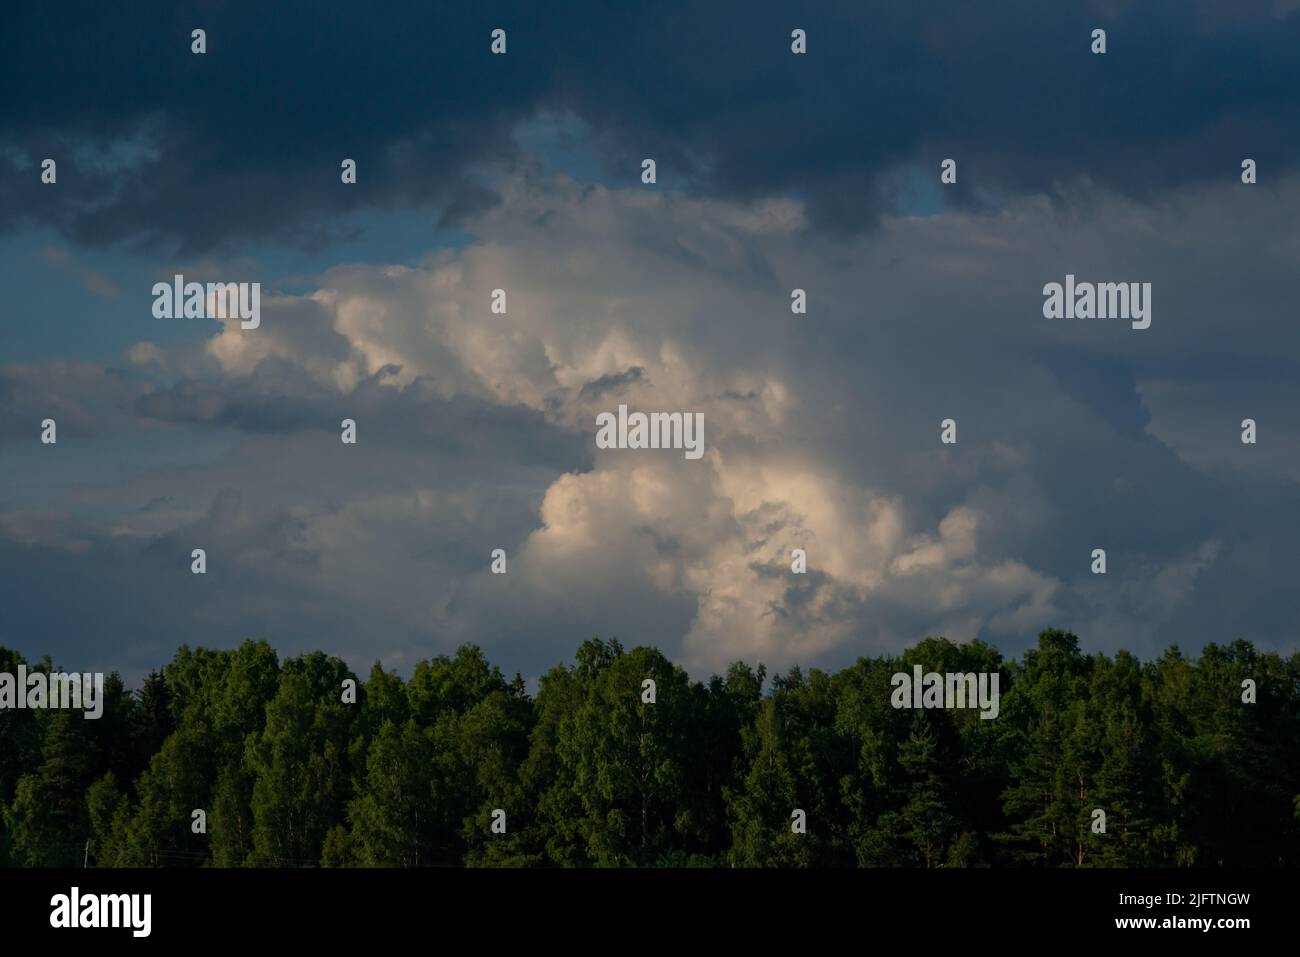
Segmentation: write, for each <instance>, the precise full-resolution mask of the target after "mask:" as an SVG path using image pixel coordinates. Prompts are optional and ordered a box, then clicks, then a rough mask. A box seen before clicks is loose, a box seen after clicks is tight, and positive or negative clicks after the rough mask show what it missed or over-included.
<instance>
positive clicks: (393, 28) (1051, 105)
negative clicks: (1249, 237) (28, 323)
mask: <svg viewBox="0 0 1300 957" xmlns="http://www.w3.org/2000/svg"><path fill="white" fill-rule="evenodd" d="M7 16H8V18H9V22H8V24H7V28H6V30H5V32H4V39H3V40H0V89H4V90H5V91H6V96H5V98H4V103H3V105H2V106H0V147H3V149H0V171H2V173H3V175H0V226H9V227H12V226H14V225H15V224H17V223H21V222H29V221H35V222H46V223H52V224H54V225H56V226H58V227H59V228H60V229H61V230H62V231H63V232H64V233H65V234H67V235H68V236H70V237H73V238H75V239H77V240H80V241H82V242H85V243H91V244H103V243H108V242H115V241H123V240H125V241H132V242H149V241H158V240H161V241H166V242H168V243H175V244H179V247H180V248H181V249H182V250H183V251H186V252H193V251H199V250H204V249H207V248H210V247H213V246H214V245H218V244H221V243H222V242H223V241H226V240H231V239H243V238H249V237H259V238H265V237H270V238H274V239H277V240H281V241H287V242H293V243H297V244H300V245H306V246H320V245H323V244H326V243H329V242H331V241H336V240H342V239H346V238H348V237H349V236H351V235H352V234H353V233H352V232H350V230H354V229H355V227H350V226H345V225H343V224H342V223H340V221H339V220H340V217H341V216H343V215H345V214H347V213H349V212H352V211H355V210H357V209H360V208H370V207H373V208H381V209H384V208H399V207H405V206H410V205H423V206H427V207H429V208H430V209H437V210H439V211H440V212H441V214H442V216H443V218H444V221H447V222H454V221H458V220H459V219H460V218H462V217H464V216H466V215H470V214H472V213H473V212H474V211H475V210H478V209H481V208H483V207H484V205H486V204H491V203H493V202H495V201H496V197H495V195H494V193H493V191H492V189H491V187H490V185H489V184H488V183H486V182H485V180H484V177H483V175H481V174H482V169H481V167H482V165H483V164H484V163H486V162H489V161H490V162H491V163H492V164H494V165H495V166H496V167H503V166H504V167H508V166H510V165H511V164H512V163H513V162H514V161H515V160H516V159H517V156H518V149H517V147H516V145H515V143H514V140H513V138H512V131H513V130H514V128H515V126H516V124H517V123H518V122H519V121H521V120H524V119H526V118H528V117H530V116H533V115H534V114H535V113H536V112H537V111H538V110H540V109H545V110H548V111H552V112H557V113H566V112H567V113H571V114H574V115H576V116H578V117H579V118H580V119H581V120H583V121H584V122H585V123H586V125H587V128H588V129H589V130H590V136H591V142H590V144H589V146H590V147H591V148H592V149H595V150H598V151H599V153H600V154H601V155H602V156H603V158H604V159H605V161H606V162H607V163H608V164H609V169H611V171H612V173H611V175H612V177H613V179H614V181H617V182H632V181H634V180H635V177H636V175H637V173H638V172H639V164H640V160H641V159H642V158H643V157H645V156H653V157H655V158H656V159H657V160H658V162H659V164H660V173H661V181H664V182H669V181H671V182H673V183H676V184H678V185H686V184H690V185H692V186H693V188H696V189H699V190H704V191H707V192H710V193H713V194H717V195H723V196H732V197H738V198H754V197H761V196H767V195H774V194H778V193H783V192H793V193H795V194H798V195H801V196H803V197H805V198H806V200H807V202H808V204H809V205H808V208H809V212H810V215H811V216H812V219H813V222H814V223H815V224H817V225H820V226H822V227H827V228H833V229H848V230H856V229H860V228H862V227H865V226H869V225H870V224H871V223H873V222H874V221H875V220H876V218H877V217H878V216H879V214H880V213H881V211H882V210H887V209H890V208H892V207H893V206H894V204H895V203H896V202H897V200H898V193H899V191H900V190H903V189H906V188H907V186H908V178H907V176H906V175H903V176H901V178H900V175H899V172H898V171H899V168H900V167H903V166H906V165H908V164H918V165H919V168H920V169H921V170H922V171H923V172H924V175H925V176H926V177H929V176H931V175H937V169H938V163H939V161H940V160H941V159H942V158H944V157H948V156H951V157H955V158H958V159H959V162H960V167H959V168H960V175H959V180H958V185H957V187H956V188H955V189H952V190H950V191H949V192H948V193H946V194H944V195H945V198H946V199H947V200H948V201H949V202H951V203H956V204H960V205H972V204H974V205H980V204H987V203H989V202H991V201H993V200H994V198H995V197H996V196H997V195H999V194H1006V193H1019V192H1036V191H1048V192H1054V193H1055V194H1056V195H1058V196H1060V197H1062V198H1065V197H1067V196H1069V195H1070V185H1071V184H1072V183H1073V182H1074V181H1076V180H1078V179H1080V178H1086V179H1087V180H1089V181H1092V182H1096V183H1100V184H1102V185H1104V186H1107V187H1109V188H1111V189H1113V190H1116V191H1119V192H1121V193H1124V194H1127V195H1130V196H1134V197H1137V198H1150V197H1153V196H1156V195H1158V194H1160V193H1162V192H1164V191H1167V190H1169V189H1173V188H1176V187H1178V186H1181V185H1183V184H1186V183H1189V182H1196V181H1204V180H1215V179H1221V180H1223V181H1225V182H1228V181H1232V180H1233V179H1235V177H1236V175H1237V171H1238V169H1239V164H1240V161H1241V159H1242V158H1243V157H1245V156H1250V157H1252V158H1255V159H1256V160H1258V162H1259V163H1260V168H1261V175H1262V176H1263V177H1264V178H1265V179H1270V178H1273V177H1275V176H1276V175H1277V174H1278V173H1279V172H1281V171H1282V170H1283V169H1285V168H1288V167H1290V166H1293V165H1294V164H1295V162H1296V159H1297V157H1300V71H1297V70H1296V69H1295V63H1296V60H1297V57H1298V56H1300V13H1297V12H1296V10H1295V9H1294V7H1293V6H1289V5H1287V4H1285V3H1279V2H1276V0H1233V2H1223V3H1189V2H1186V0H1151V2H1142V3H1125V2H1108V3H1096V4H1044V3H1041V2H1035V0H1012V2H1005V3H998V4H970V3H965V2H959V0H946V2H940V3H925V4H900V3H895V2H892V0H891V2H880V3H838V2H834V3H823V4H817V5H813V6H812V7H810V8H807V9H791V8H788V7H786V6H785V5H779V4H752V3H744V4H741V3H720V2H712V0H710V2H698V3H682V4H672V5H668V6H660V5H636V4H622V3H594V2H585V3H571V4H562V5H560V4H537V3H531V2H529V3H522V2H521V3H484V4H428V5H424V4H407V3H391V4H390V3H366V4H345V3H323V4H322V3H301V2H286V3H276V4H258V5H252V4H225V3H215V2H214V3H196V4H190V5H182V6H171V5H166V6H163V7H160V8H155V7H153V6H150V5H128V6H125V7H107V6H104V5H102V4H55V5H53V6H51V5H30V4H28V5H20V6H18V7H16V8H15V9H14V10H11V11H9V12H8V14H7ZM51 18H57V27H56V28H52V27H51ZM198 26H202V27H203V28H204V29H206V30H207V32H208V53H207V54H206V55H205V56H202V57H200V56H194V55H193V54H191V53H190V50H189V45H190V40H189V35H190V31H191V29H192V28H194V27H198ZM796 26H797V27H800V28H802V29H805V30H806V31H807V32H808V37H809V40H808V43H809V53H808V55H806V56H802V57H797V56H794V55H792V54H791V53H790V49H789V43H790V40H789V35H790V31H791V29H792V28H794V27H796ZM495 27H502V28H505V29H506V30H507V31H508V34H509V44H510V46H509V52H508V53H507V55H505V56H492V55H491V54H490V53H489V52H488V45H489V33H490V31H491V30H492V29H493V28H495ZM1095 27H1102V28H1105V29H1106V30H1107V31H1108V34H1109V38H1108V39H1109V52H1108V53H1107V54H1106V55H1105V56H1094V55H1093V54H1092V53H1091V52H1090V51H1089V42H1090V40H1089V36H1090V33H1091V30H1092V29H1093V28H1095ZM46 156H55V157H57V158H58V159H59V161H60V180H59V185H58V188H57V190H49V189H48V188H43V187H41V185H40V184H39V180H38V175H37V165H36V164H38V163H39V161H40V160H41V159H42V158H44V157H46ZM344 157H350V158H353V159H356V160H357V161H358V163H359V164H360V170H361V172H360V176H359V181H358V184H357V185H356V186H355V187H348V188H342V187H341V184H340V183H339V163H340V161H341V160H342V158H344ZM974 183H978V184H980V185H979V189H975V188H973V186H972V184H974Z"/></svg>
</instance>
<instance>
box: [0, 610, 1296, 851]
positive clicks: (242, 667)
mask: <svg viewBox="0 0 1300 957" xmlns="http://www.w3.org/2000/svg"><path fill="white" fill-rule="evenodd" d="M20 663H23V659H22V658H21V657H20V656H19V655H18V654H17V653H16V652H13V651H9V650H7V649H5V648H2V647H0V671H8V672H10V673H13V672H15V670H16V668H17V666H18V665H19V664H20ZM915 664H920V665H922V666H923V668H924V669H925V670H926V671H938V672H990V673H991V672H994V671H997V672H1000V678H999V680H1000V683H1001V689H1002V694H1001V701H1000V713H999V715H998V717H997V718H996V719H994V720H981V719H980V717H979V715H980V712H979V710H978V709H970V710H913V709H910V708H909V709H895V708H893V707H892V706H891V704H890V694H891V691H892V688H891V684H890V678H891V676H892V675H893V674H894V673H896V672H899V671H906V672H910V671H911V669H912V666H913V665H915ZM29 667H36V668H43V669H49V668H50V667H51V663H50V662H49V661H48V659H47V660H45V661H44V662H42V663H39V664H37V665H35V666H29ZM349 678H351V679H354V680H356V676H355V675H353V674H352V673H351V672H350V671H349V670H348V668H347V667H346V666H345V665H344V664H343V662H342V661H340V660H339V659H337V658H331V657H328V656H326V655H324V654H322V653H319V652H317V653H314V654H309V655H304V656H301V657H297V658H292V659H289V660H286V661H283V662H281V661H280V660H279V659H278V657H277V655H276V653H275V651H274V650H272V648H271V647H270V646H269V645H268V644H267V643H266V642H263V641H250V642H246V643H245V644H244V645H243V646H242V647H240V648H238V649H236V650H233V651H212V650H208V649H203V648H197V649H191V648H189V647H182V648H181V649H180V650H179V652H178V653H177V655H176V657H175V659H174V660H173V661H172V662H171V663H170V664H168V665H166V666H165V667H164V668H163V669H162V671H161V672H157V673H154V674H152V675H150V676H149V678H148V680H147V681H146V682H145V683H144V685H143V687H142V688H140V689H139V690H138V691H136V692H128V691H127V690H126V689H125V688H124V687H123V684H122V681H121V680H120V679H119V678H118V677H117V676H112V677H111V678H110V679H109V680H108V681H107V683H106V686H105V696H106V701H105V705H104V714H103V717H102V718H101V719H99V720H86V719H84V718H83V716H82V714H81V713H80V712H75V711H54V710H46V711H32V710H22V711H16V710H6V711H0V808H2V810H3V815H2V818H0V820H2V822H3V824H2V826H3V833H0V864H4V865H8V866H68V865H73V866H80V865H81V864H82V863H83V862H87V863H89V864H90V865H91V866H101V867H128V866H195V867H197V866H218V867H238V866H273V867H276V866H278V867H297V866H320V865H323V866H356V865H360V866H398V867H424V866H460V865H471V866H493V865H506V866H531V865H542V866H556V865H559V866H589V865H598V866H599V865H604V866H610V865H612V866H699V867H718V866H732V865H735V866H742V867H744V866H792V867H798V866H855V865H856V866H902V867H978V866H1009V865H1025V866H1036V867H1060V866H1265V867H1271V866H1279V865H1283V866H1286V865H1293V864H1295V863H1296V862H1297V860H1300V654H1296V655H1292V656H1291V657H1290V658H1286V659H1284V658H1281V657H1280V656H1278V655H1276V654H1272V653H1268V654H1266V653H1262V652H1259V651H1257V650H1256V649H1255V648H1254V647H1253V645H1252V644H1251V643H1250V642H1247V641H1235V642H1233V643H1232V644H1230V645H1227V646H1218V645H1213V644H1212V645H1209V646H1208V647H1206V649H1205V650H1204V651H1203V653H1202V654H1201V655H1200V657H1199V658H1198V659H1196V660H1194V661H1193V660H1188V659H1187V658H1185V657H1184V656H1183V655H1182V654H1181V653H1180V652H1179V650H1178V649H1177V647H1173V648H1171V649H1170V650H1169V651H1167V652H1166V653H1165V654H1164V655H1163V656H1162V657H1160V658H1159V659H1158V660H1156V661H1152V662H1146V663H1142V662H1139V661H1138V660H1137V659H1135V658H1134V657H1133V656H1132V655H1130V654H1128V653H1127V652H1120V653H1119V654H1117V655H1116V656H1115V657H1113V658H1110V657H1107V656H1105V655H1085V654H1083V653H1081V652H1080V650H1079V642H1078V639H1077V638H1076V637H1075V636H1074V635H1072V634H1069V633H1067V632H1062V631H1058V630H1050V631H1045V632H1043V633H1042V634H1041V635H1040V636H1039V639H1038V646H1037V648H1036V649H1034V650H1031V651H1028V652H1027V653H1026V654H1025V655H1024V657H1023V659H1022V660H1020V661H1004V660H1003V659H1002V657H1001V655H1000V654H999V653H998V652H997V651H996V649H994V648H993V647H991V646H989V645H987V644H983V643H981V642H973V643H971V644H966V645H957V644H954V643H952V642H950V641H947V640H945V639H926V640H925V641H922V642H921V643H919V644H918V645H917V646H916V647H914V648H912V649H910V650H908V651H907V652H905V653H904V654H903V655H902V656H901V657H897V658H873V659H866V658H864V659H860V660H859V661H858V662H857V663H856V664H855V665H853V666H852V667H849V668H845V669H844V670H842V671H839V672H837V673H835V674H827V673H825V672H822V671H817V670H812V671H808V672H804V671H802V670H800V669H799V668H793V669H791V670H790V671H789V672H788V673H786V674H783V675H776V676H773V677H772V678H771V679H770V681H769V680H766V679H767V675H766V672H765V669H764V668H763V667H762V666H759V667H758V668H752V667H750V666H748V665H746V664H741V663H737V664H734V665H732V666H731V667H730V668H729V669H728V670H727V673H726V675H725V676H715V677H713V678H711V679H710V680H709V681H708V682H707V683H700V682H692V681H690V680H689V679H688V677H687V675H686V673H685V672H684V671H683V670H682V669H681V668H679V667H676V666H674V665H673V663H672V662H670V661H669V660H668V659H667V658H665V657H664V656H663V655H662V654H660V653H659V652H658V651H656V650H654V649H652V648H634V649H632V650H630V651H628V650H625V649H624V648H623V647H622V646H621V645H619V643H618V642H616V641H601V640H599V639H593V640H590V641H587V642H585V643H584V644H583V645H582V646H581V648H579V649H578V652H577V655H576V658H575V660H574V663H573V664H572V665H571V666H567V667H566V666H557V667H555V668H553V669H552V670H551V671H550V672H548V673H547V674H546V675H544V676H543V677H542V678H541V680H540V685H539V690H538V694H537V696H536V698H535V699H534V698H532V697H530V696H529V695H528V694H527V693H526V692H525V686H524V682H523V681H522V679H521V678H520V677H519V676H518V675H516V676H515V678H514V680H507V679H506V678H505V676H504V675H503V674H502V672H501V671H500V670H499V669H498V668H497V667H495V666H494V665H492V664H490V663H489V662H488V661H487V660H486V659H485V658H484V656H483V654H482V652H481V651H480V650H479V649H478V648H476V647H474V646H465V647H462V648H461V649H460V650H459V651H457V653H456V654H455V656H454V657H447V656H440V657H437V658H434V659H432V660H430V661H426V662H421V663H420V664H419V665H418V666H417V667H416V669H415V672H414V674H413V675H412V676H411V678H410V680H409V681H403V680H402V679H401V678H400V677H399V676H398V675H396V674H393V673H390V672H387V671H384V670H383V669H382V668H381V667H380V666H379V665H376V666H375V667H374V668H373V669H372V670H371V672H370V676H369V678H368V680H365V681H358V682H357V683H358V688H357V693H356V702H355V703H345V702H344V700H343V698H344V693H343V688H344V682H345V681H346V680H347V679H349ZM646 678H651V679H653V680H654V681H655V683H656V687H655V698H656V700H655V702H654V703H653V704H647V703H644V702H643V700H642V688H643V686H642V682H643V680H644V679H646ZM1247 678H1249V679H1252V680H1253V681H1254V682H1255V684H1256V695H1257V701H1256V702H1255V703H1253V704H1251V703H1244V702H1243V701H1242V693H1243V691H1242V685H1243V681H1244V680H1245V679H1247ZM765 685H766V687H765ZM1098 808H1100V809H1102V810H1103V811H1104V812H1105V816H1106V818H1105V819H1106V829H1105V833H1104V834H1098V833H1094V831H1093V827H1092V825H1093V819H1094V818H1093V811H1094V809H1098ZM196 809H202V810H203V812H204V818H205V823H206V832H205V833H195V815H194V811H195V810H196ZM496 809H501V810H503V811H504V812H505V833H504V834H500V833H493V831H492V827H491V824H492V820H493V812H494V810H496ZM795 809H801V810H803V811H804V812H805V814H806V818H807V830H806V833H802V834H800V833H794V832H793V831H792V827H791V823H792V812H793V811H794V810H795Z"/></svg>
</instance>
